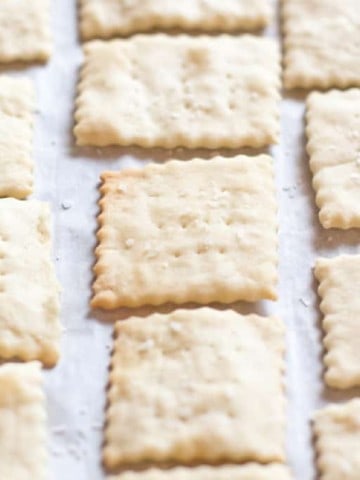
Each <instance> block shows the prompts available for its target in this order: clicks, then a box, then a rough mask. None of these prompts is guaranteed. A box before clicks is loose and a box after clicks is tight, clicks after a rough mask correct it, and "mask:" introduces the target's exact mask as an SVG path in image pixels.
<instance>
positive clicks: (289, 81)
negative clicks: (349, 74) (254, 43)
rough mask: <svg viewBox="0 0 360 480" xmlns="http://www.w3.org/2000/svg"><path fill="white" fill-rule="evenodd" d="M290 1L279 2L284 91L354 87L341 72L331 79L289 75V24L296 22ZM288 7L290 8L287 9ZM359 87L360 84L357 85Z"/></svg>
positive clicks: (290, 31)
mask: <svg viewBox="0 0 360 480" xmlns="http://www.w3.org/2000/svg"><path fill="white" fill-rule="evenodd" d="M290 4H291V0H280V23H281V32H282V39H283V84H284V87H285V89H286V90H294V89H301V90H308V91H310V90H314V89H320V90H327V89H329V88H339V89H346V88H351V87H356V86H357V85H354V82H351V81H348V80H344V78H343V76H342V75H341V71H340V72H339V74H338V75H333V76H332V77H331V78H330V77H329V78H327V79H325V78H323V77H322V76H321V75H317V76H316V77H312V78H309V77H308V75H306V73H304V72H302V74H299V75H294V74H293V73H292V72H290V73H289V70H290V68H292V66H293V65H294V63H297V62H293V58H292V57H293V52H292V47H291V43H292V42H291V36H292V29H291V28H290V27H289V23H290V22H292V21H294V22H296V20H297V16H293V15H291V14H290V13H289V10H291V5H290ZM289 5H290V7H289ZM358 86H359V87H360V82H359V85H358Z"/></svg>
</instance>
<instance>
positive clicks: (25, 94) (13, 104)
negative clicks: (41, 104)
mask: <svg viewBox="0 0 360 480" xmlns="http://www.w3.org/2000/svg"><path fill="white" fill-rule="evenodd" d="M33 110H34V88H33V85H32V83H31V82H30V80H28V79H25V78H21V79H20V78H11V77H7V76H0V197H16V198H25V197H27V196H28V195H30V194H31V193H32V190H33V168H34V166H33V161H32V158H31V150H32V138H33Z"/></svg>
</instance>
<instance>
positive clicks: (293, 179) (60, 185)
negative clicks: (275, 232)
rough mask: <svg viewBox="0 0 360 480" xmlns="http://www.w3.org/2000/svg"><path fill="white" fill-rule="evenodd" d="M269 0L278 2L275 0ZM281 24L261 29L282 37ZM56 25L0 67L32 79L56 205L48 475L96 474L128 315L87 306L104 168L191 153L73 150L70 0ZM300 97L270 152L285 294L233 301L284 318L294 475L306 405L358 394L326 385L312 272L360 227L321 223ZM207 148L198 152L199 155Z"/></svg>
mask: <svg viewBox="0 0 360 480" xmlns="http://www.w3.org/2000/svg"><path fill="white" fill-rule="evenodd" d="M274 5H275V6H276V7H277V2H274ZM276 23H278V21H277V22H275V24H274V25H272V27H271V28H269V29H268V31H267V35H270V36H278V26H277V25H276ZM52 28H53V32H54V35H55V51H54V54H53V56H52V58H51V61H50V62H49V64H48V65H47V66H37V67H33V68H20V67H19V68H13V69H8V68H4V69H2V70H3V71H4V72H6V73H7V72H11V73H12V74H14V75H24V74H27V75H30V76H31V77H32V78H33V79H34V81H35V84H36V89H37V105H38V111H37V114H36V127H35V135H36V140H35V149H34V156H35V159H36V191H35V194H34V197H35V198H39V199H42V200H46V201H49V202H50V203H51V205H52V210H53V217H54V242H55V245H54V257H55V262H56V268H57V274H58V278H59V280H60V282H61V284H62V287H63V293H62V314H61V320H62V324H63V325H64V328H65V331H64V335H63V341H62V357H61V361H60V363H59V365H58V366H57V367H56V368H55V369H53V370H51V371H47V372H46V373H45V377H46V391H47V396H48V410H49V435H50V454H51V464H50V470H51V474H50V476H49V478H51V479H54V480H64V479H71V478H76V479H77V480H103V479H104V478H105V474H104V472H103V470H102V468H101V464H100V449H101V443H102V426H103V421H104V406H105V388H106V383H107V369H108V364H109V354H110V349H111V335H112V321H113V320H114V319H115V318H126V316H127V315H128V314H129V311H126V310H122V311H118V312H116V313H115V314H102V313H100V312H92V311H90V309H89V306H88V305H89V298H90V293H91V280H92V272H91V268H92V265H93V262H94V256H93V249H94V246H95V244H96V240H95V232H96V229H97V224H96V214H97V212H98V208H97V200H98V191H97V184H98V178H99V174H100V172H101V171H103V170H106V169H110V170H117V169H119V168H124V167H128V166H138V167H141V166H143V165H144V163H146V162H147V161H149V160H155V161H163V160H165V159H166V158H170V157H172V156H174V157H176V158H184V159H185V158H190V157H191V156H192V154H189V153H188V152H186V151H184V150H181V149H180V150H176V151H174V152H164V151H158V150H157V151H154V150H152V151H150V152H148V151H143V150H140V149H136V148H133V149H120V148H109V149H101V150H100V149H86V148H81V149H80V148H76V147H75V146H74V140H73V136H72V133H71V130H72V126H73V106H74V97H75V91H76V83H77V77H78V69H79V66H80V65H81V58H82V54H81V48H80V43H79V40H78V34H77V11H76V2H75V0H52ZM303 98H304V97H303V95H301V94H298V95H292V96H286V97H285V98H284V99H283V101H282V105H281V112H282V119H281V122H282V138H281V144H280V145H279V146H276V147H274V148H273V149H271V152H272V154H273V155H274V157H275V162H276V172H277V179H276V181H277V188H278V198H279V204H280V211H279V221H280V290H279V291H280V299H279V301H278V302H277V303H270V302H259V303H257V304H255V305H244V304H238V305H236V306H234V308H236V309H237V310H239V311H241V312H251V311H256V312H259V313H262V314H268V313H276V314H278V315H280V316H281V317H282V318H283V319H284V320H285V322H286V324H287V377H286V384H287V386H286V388H287V395H288V399H289V402H288V412H287V414H288V432H287V438H288V442H287V450H288V458H289V463H290V465H291V467H292V469H293V472H294V476H295V478H296V479H297V480H311V479H315V478H316V473H315V468H314V453H313V449H312V446H311V430H310V426H309V418H310V416H311V414H312V412H313V411H314V410H315V409H316V408H318V407H320V406H322V405H323V404H325V403H326V402H329V401H343V400H345V399H347V398H349V397H350V396H351V395H354V394H359V393H360V392H359V390H357V391H352V392H349V393H347V394H343V393H338V394H335V393H332V392H330V391H329V390H327V389H324V385H323V382H322V380H321V376H322V373H323V372H322V364H321V356H322V346H321V337H322V333H321V329H320V318H321V316H320V313H319V310H318V299H317V296H316V287H317V285H316V283H315V282H314V280H313V275H312V271H311V268H312V266H313V263H314V259H315V258H316V257H317V256H318V255H329V256H330V255H335V254H339V253H340V252H352V253H355V252H357V251H359V248H358V243H359V233H357V232H356V231H349V232H346V233H345V232H340V231H339V232H337V231H325V230H323V229H322V228H321V227H320V225H319V223H318V220H317V209H316V207H315V203H314V194H313V191H312V189H311V176H310V172H309V168H308V159H307V157H306V154H305V150H304V146H305V139H304V124H303V114H304V103H303ZM213 153H214V152H199V151H197V152H195V154H196V155H199V154H201V155H203V156H206V157H211V156H212V154H213ZM216 153H218V152H216ZM223 153H224V154H225V155H231V154H234V153H237V152H229V151H227V152H223ZM170 308H171V307H169V306H168V307H165V309H168V310H169V309H170ZM189 308H191V306H189ZM219 308H224V307H219ZM163 310H164V309H163ZM136 313H139V314H142V315H145V314H146V313H147V311H146V310H145V309H140V310H137V311H136Z"/></svg>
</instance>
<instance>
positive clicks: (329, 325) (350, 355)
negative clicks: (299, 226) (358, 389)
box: [315, 255, 360, 389]
mask: <svg viewBox="0 0 360 480" xmlns="http://www.w3.org/2000/svg"><path fill="white" fill-rule="evenodd" d="M315 276H316V278H317V279H318V281H319V295H320V297H321V299H322V301H321V304H320V309H321V311H322V313H323V314H324V318H323V328H324V330H325V333H326V335H325V338H324V345H325V348H326V352H327V353H326V355H325V357H324V363H325V365H326V368H327V370H326V373H325V380H326V383H327V384H328V385H329V386H331V387H334V388H340V389H344V388H351V387H355V386H360V339H359V335H358V329H359V316H360V299H359V295H358V291H359V288H360V255H340V256H338V257H334V258H331V259H330V258H329V259H326V258H320V259H318V260H317V262H316V265H315Z"/></svg>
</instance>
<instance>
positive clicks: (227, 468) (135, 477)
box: [107, 462, 292, 480]
mask: <svg viewBox="0 0 360 480" xmlns="http://www.w3.org/2000/svg"><path fill="white" fill-rule="evenodd" d="M217 472H223V473H226V474H228V475H229V478H234V479H235V480H236V479H237V478H238V475H240V476H241V477H242V476H243V474H245V475H246V479H245V478H244V480H248V479H249V478H251V477H248V476H249V475H254V474H256V479H257V480H259V479H258V477H257V475H258V474H259V475H261V479H260V480H291V479H292V476H291V472H290V469H289V468H288V466H287V465H282V464H277V463H271V464H263V465H261V464H258V463H254V462H251V463H247V464H239V465H216V466H211V465H200V466H196V467H184V466H175V467H173V468H171V469H159V468H154V467H151V468H149V469H148V470H145V471H139V472H134V471H131V472H124V473H120V474H118V475H112V476H110V477H108V478H107V480H147V479H151V480H155V479H156V480H165V479H168V478H169V477H170V478H173V475H174V476H175V477H176V478H177V479H178V480H180V478H181V479H183V480H185V479H188V480H190V479H195V480H196V479H197V478H198V476H197V474H199V476H200V478H204V477H202V474H205V475H206V474H208V475H209V478H211V476H212V477H213V480H214V479H215V478H216V474H217ZM167 474H168V475H169V477H168V476H167ZM192 474H194V476H192ZM177 475H179V476H177Z"/></svg>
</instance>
